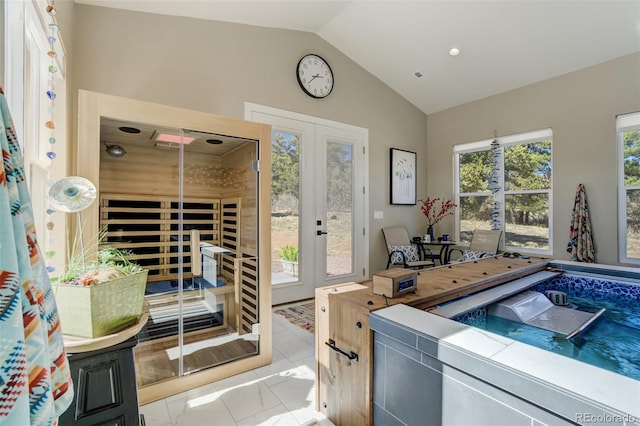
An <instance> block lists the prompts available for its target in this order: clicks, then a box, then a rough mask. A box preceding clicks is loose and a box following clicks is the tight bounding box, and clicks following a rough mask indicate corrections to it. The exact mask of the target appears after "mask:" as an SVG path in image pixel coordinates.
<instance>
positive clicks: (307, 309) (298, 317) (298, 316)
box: [273, 301, 316, 333]
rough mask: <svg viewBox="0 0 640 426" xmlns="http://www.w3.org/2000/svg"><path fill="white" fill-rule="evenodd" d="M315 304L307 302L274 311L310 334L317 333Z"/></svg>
mask: <svg viewBox="0 0 640 426" xmlns="http://www.w3.org/2000/svg"><path fill="white" fill-rule="evenodd" d="M315 311H316V310H315V302H313V301H311V302H305V303H301V304H299V305H294V306H287V307H283V308H279V309H276V310H275V311H273V312H274V313H275V314H278V315H282V316H283V317H285V318H286V319H287V320H288V321H289V322H290V323H292V324H295V325H297V326H298V327H300V328H302V329H304V330H307V331H308V332H309V333H315V322H316V316H315Z"/></svg>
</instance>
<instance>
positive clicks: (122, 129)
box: [118, 126, 140, 133]
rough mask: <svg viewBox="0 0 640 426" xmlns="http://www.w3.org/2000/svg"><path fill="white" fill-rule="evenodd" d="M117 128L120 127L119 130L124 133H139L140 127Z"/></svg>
mask: <svg viewBox="0 0 640 426" xmlns="http://www.w3.org/2000/svg"><path fill="white" fill-rule="evenodd" d="M118 129H120V131H121V132H125V133H140V129H137V128H135V127H128V126H122V127H118Z"/></svg>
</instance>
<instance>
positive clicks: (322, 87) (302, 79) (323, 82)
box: [296, 54, 333, 99]
mask: <svg viewBox="0 0 640 426" xmlns="http://www.w3.org/2000/svg"><path fill="white" fill-rule="evenodd" d="M296 74H297V77H298V84H300V87H301V88H302V90H304V92H305V93H306V94H307V95H309V96H311V97H313V98H317V99H320V98H326V97H327V96H329V93H331V91H332V90H333V71H331V67H330V66H329V64H328V63H327V61H325V60H324V59H323V58H322V57H320V56H318V55H313V54H310V55H305V56H303V57H302V59H300V61H299V62H298V66H297V67H296Z"/></svg>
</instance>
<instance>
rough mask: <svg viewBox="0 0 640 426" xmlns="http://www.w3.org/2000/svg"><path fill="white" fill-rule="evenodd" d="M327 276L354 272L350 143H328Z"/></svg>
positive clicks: (351, 148) (351, 147)
mask: <svg viewBox="0 0 640 426" xmlns="http://www.w3.org/2000/svg"><path fill="white" fill-rule="evenodd" d="M326 171H327V177H326V191H327V200H326V202H327V217H326V224H327V262H326V264H327V269H326V275H327V276H336V275H344V274H351V273H352V272H353V172H354V170H353V146H352V145H351V144H346V143H342V142H331V141H330V142H327V164H326Z"/></svg>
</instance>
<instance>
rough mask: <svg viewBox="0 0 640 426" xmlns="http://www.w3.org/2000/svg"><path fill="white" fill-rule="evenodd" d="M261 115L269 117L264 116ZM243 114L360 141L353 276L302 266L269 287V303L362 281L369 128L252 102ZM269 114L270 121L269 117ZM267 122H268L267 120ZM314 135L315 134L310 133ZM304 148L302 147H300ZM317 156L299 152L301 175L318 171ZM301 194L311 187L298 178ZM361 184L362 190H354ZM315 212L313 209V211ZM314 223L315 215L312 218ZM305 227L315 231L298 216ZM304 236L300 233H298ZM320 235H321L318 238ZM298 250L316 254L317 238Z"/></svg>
mask: <svg viewBox="0 0 640 426" xmlns="http://www.w3.org/2000/svg"><path fill="white" fill-rule="evenodd" d="M265 115H267V116H270V117H268V118H269V119H267V117H265ZM257 116H260V119H257ZM244 117H245V119H246V120H249V121H262V122H264V123H265V124H270V125H273V124H274V123H277V122H278V121H279V120H278V119H284V120H295V121H299V122H302V123H304V124H305V125H304V128H305V129H308V126H306V124H307V123H308V124H309V125H310V126H312V127H311V128H314V127H318V126H322V127H324V128H332V129H336V131H335V134H340V132H341V131H343V132H344V131H346V132H351V133H354V134H357V137H358V139H360V141H361V143H362V149H363V152H362V157H361V158H362V165H361V167H360V170H359V171H360V174H359V176H354V191H355V190H357V191H362V192H359V194H354V195H357V196H358V197H359V198H360V199H361V200H362V202H361V203H358V204H361V205H354V207H353V217H354V227H357V228H355V229H359V228H362V231H359V230H355V229H354V241H353V256H354V271H353V275H352V276H349V277H339V278H337V279H331V280H321V279H319V278H318V277H320V276H321V274H324V272H325V271H317V272H316V273H315V275H314V271H308V272H309V273H305V270H304V269H302V271H301V274H302V275H301V277H300V281H299V282H296V283H292V284H285V285H279V286H278V287H277V288H276V287H272V300H273V304H279V303H284V302H287V301H289V300H298V299H305V298H310V297H313V296H314V292H315V288H316V287H321V286H323V285H329V284H337V283H340V282H348V281H362V280H364V279H366V277H367V276H368V275H367V274H368V271H369V221H368V220H367V219H368V217H369V188H368V182H369V161H368V152H369V149H368V148H369V147H368V143H369V131H368V130H367V129H365V128H362V127H357V126H352V125H349V124H344V123H340V122H336V121H331V120H326V119H323V118H318V117H313V116H309V115H304V114H300V113H296V112H291V111H286V110H281V109H277V108H272V107H268V106H264V105H259V104H254V103H250V102H245V112H244ZM271 117H273V119H272V120H271V119H270V118H271ZM269 121H271V122H269ZM308 131H309V130H303V132H308ZM314 137H315V135H314ZM302 150H304V148H302ZM356 154H358V155H360V153H356V152H354V155H356ZM318 160H319V159H317V158H315V159H313V158H311V159H310V158H305V157H304V151H302V158H301V161H302V162H303V163H301V168H302V167H305V168H304V170H305V174H308V173H309V172H311V173H313V176H317V175H318V173H317V172H316V171H315V169H316V166H317V165H315V163H317V162H318ZM300 184H301V187H300V189H301V197H303V196H305V195H304V194H313V193H314V190H315V187H309V182H305V179H302V180H301V182H300ZM359 186H362V189H356V188H359ZM314 215H315V211H314ZM314 222H315V217H314ZM303 227H305V228H304V229H305V231H308V229H313V230H314V232H315V229H316V226H315V223H308V221H307V222H305V221H304V219H303V218H302V217H301V222H300V228H301V230H302V228H303ZM302 235H304V233H302ZM319 238H322V237H319ZM300 243H301V250H305V251H306V252H307V253H316V256H319V254H318V253H317V252H318V250H316V248H315V247H316V243H317V240H316V239H314V240H311V241H304V240H301V242H300Z"/></svg>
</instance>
